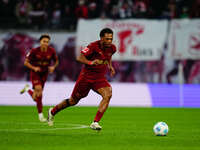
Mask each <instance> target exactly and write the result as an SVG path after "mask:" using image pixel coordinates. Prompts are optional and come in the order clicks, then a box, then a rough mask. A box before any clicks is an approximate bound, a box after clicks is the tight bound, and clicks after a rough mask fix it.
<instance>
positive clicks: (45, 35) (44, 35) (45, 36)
mask: <svg viewBox="0 0 200 150" xmlns="http://www.w3.org/2000/svg"><path fill="white" fill-rule="evenodd" d="M43 38H48V39H49V40H51V37H50V36H49V35H48V34H42V35H41V36H40V38H39V40H40V41H41V40H42V39H43Z"/></svg>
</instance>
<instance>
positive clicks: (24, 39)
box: [0, 0, 200, 83]
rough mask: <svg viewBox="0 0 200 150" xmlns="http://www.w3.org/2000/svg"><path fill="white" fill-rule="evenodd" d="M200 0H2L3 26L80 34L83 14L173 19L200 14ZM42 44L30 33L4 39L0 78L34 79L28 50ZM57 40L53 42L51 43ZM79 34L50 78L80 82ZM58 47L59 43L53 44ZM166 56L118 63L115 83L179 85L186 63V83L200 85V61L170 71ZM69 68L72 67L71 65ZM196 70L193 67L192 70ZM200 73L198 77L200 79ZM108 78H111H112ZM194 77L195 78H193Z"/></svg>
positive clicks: (175, 65) (68, 44)
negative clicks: (27, 59) (177, 79)
mask: <svg viewBox="0 0 200 150" xmlns="http://www.w3.org/2000/svg"><path fill="white" fill-rule="evenodd" d="M199 17H200V0H159V1H158V0H16V1H12V0H0V30H2V31H3V30H4V29H7V30H10V29H14V30H18V29H28V30H30V31H40V30H43V29H47V30H55V31H59V30H60V29H61V30H64V31H71V32H76V25H77V21H78V19H79V18H84V19H95V18H101V19H105V18H109V19H128V18H147V19H174V18H199ZM35 44H38V41H37V39H35V38H33V37H31V36H30V35H28V34H22V33H15V34H9V33H8V35H7V37H6V38H5V39H3V40H2V41H1V47H0V80H4V81H5V80H6V81H11V80H17V81H19V80H22V81H24V80H27V81H28V80H29V77H28V73H27V72H28V70H27V69H26V68H25V67H24V66H23V61H24V56H25V54H26V53H27V50H29V49H30V48H32V47H33V46H34V45H35ZM52 44H53V43H52ZM75 45H76V44H75V37H71V38H69V39H68V40H67V41H66V43H65V44H64V46H63V48H62V49H61V50H59V52H58V55H59V60H60V64H59V67H58V68H57V69H56V71H55V74H54V75H53V76H50V78H49V80H50V81H63V80H69V81H75V80H76V79H77V75H78V74H79V71H80V69H81V65H80V64H78V63H77V62H76V61H75ZM52 46H54V45H52ZM164 63H165V58H164V56H163V57H162V58H161V60H159V61H124V62H118V61H114V62H113V64H114V67H115V68H116V72H117V74H116V76H115V77H114V78H113V79H109V80H112V81H116V82H145V83H146V82H150V83H174V81H173V79H172V78H173V77H174V76H177V75H178V64H180V63H181V64H183V72H184V73H183V77H184V81H185V83H200V77H199V72H200V71H199V70H200V63H199V61H197V60H182V61H174V60H173V61H172V63H173V67H172V68H171V69H168V71H166V68H165V64H164ZM66 66H67V67H66ZM191 70H193V71H192V72H191ZM197 76H198V77H197ZM108 78H109V76H108ZM194 78H195V80H193V79H194Z"/></svg>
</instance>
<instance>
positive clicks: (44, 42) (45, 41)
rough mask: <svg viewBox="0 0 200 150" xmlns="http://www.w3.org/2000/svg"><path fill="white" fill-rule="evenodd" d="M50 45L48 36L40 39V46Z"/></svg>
mask: <svg viewBox="0 0 200 150" xmlns="http://www.w3.org/2000/svg"><path fill="white" fill-rule="evenodd" d="M48 45H49V39H48V38H42V39H41V40H40V46H41V47H47V46H48Z"/></svg>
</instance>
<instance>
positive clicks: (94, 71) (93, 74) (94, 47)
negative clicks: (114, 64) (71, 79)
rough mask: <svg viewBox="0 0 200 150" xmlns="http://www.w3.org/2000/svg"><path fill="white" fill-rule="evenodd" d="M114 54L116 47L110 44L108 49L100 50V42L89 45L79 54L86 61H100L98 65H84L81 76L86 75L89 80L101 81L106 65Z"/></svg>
mask: <svg viewBox="0 0 200 150" xmlns="http://www.w3.org/2000/svg"><path fill="white" fill-rule="evenodd" d="M115 52H116V47H115V45H114V44H111V46H110V47H106V48H101V44H100V41H95V42H93V43H90V44H89V45H88V46H87V47H86V48H85V49H83V50H81V53H82V54H83V55H84V56H85V57H86V58H87V59H88V60H91V61H92V60H95V59H99V60H101V64H100V65H84V67H83V69H82V71H81V75H86V76H87V78H89V79H102V78H105V74H106V70H107V65H108V63H109V61H110V59H111V57H112V55H113V54H114V53H115Z"/></svg>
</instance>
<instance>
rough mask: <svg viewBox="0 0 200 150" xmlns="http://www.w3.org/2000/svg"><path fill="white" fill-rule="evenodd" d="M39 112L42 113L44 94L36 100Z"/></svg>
mask: <svg viewBox="0 0 200 150" xmlns="http://www.w3.org/2000/svg"><path fill="white" fill-rule="evenodd" d="M36 103H37V110H38V113H42V96H41V97H38V98H37V100H36Z"/></svg>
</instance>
